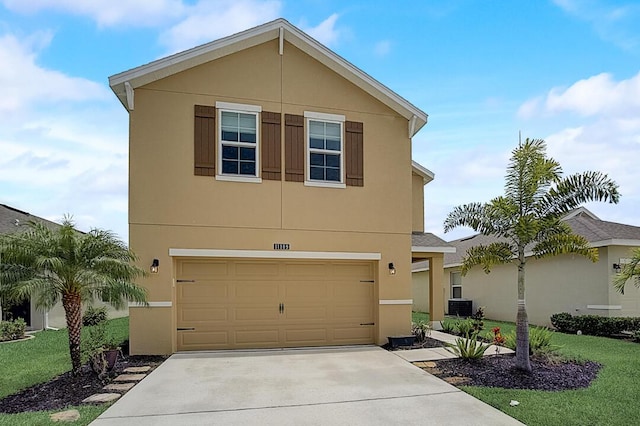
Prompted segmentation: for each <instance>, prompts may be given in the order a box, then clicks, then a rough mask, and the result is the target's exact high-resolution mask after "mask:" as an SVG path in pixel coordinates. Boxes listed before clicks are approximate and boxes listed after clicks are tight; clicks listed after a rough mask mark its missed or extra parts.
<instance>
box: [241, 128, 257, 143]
mask: <svg viewBox="0 0 640 426" xmlns="http://www.w3.org/2000/svg"><path fill="white" fill-rule="evenodd" d="M240 142H251V143H256V133H255V131H254V132H253V133H247V131H245V130H243V131H242V133H240Z"/></svg>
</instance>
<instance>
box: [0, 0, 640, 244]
mask: <svg viewBox="0 0 640 426" xmlns="http://www.w3.org/2000/svg"><path fill="white" fill-rule="evenodd" d="M392 5H393V6H392ZM278 17H284V18H285V19H287V20H289V21H290V22H291V23H292V24H294V25H296V26H298V27H299V28H301V29H302V30H304V31H307V32H308V33H310V34H311V35H312V36H313V37H315V38H316V39H318V40H319V41H320V42H322V43H324V44H326V45H327V46H328V47H330V48H331V49H333V50H334V51H336V52H337V53H338V54H340V55H341V56H343V57H344V58H345V59H347V60H349V61H350V62H352V63H353V64H355V65H356V66H358V67H360V68H361V69H363V70H364V71H365V72H367V73H368V74H370V75H371V76H373V77H374V78H376V79H378V80H379V81H381V82H382V83H384V84H385V85H387V86H388V87H390V88H391V89H392V90H394V91H396V92H397V93H399V94H400V95H402V96H404V97H405V98H406V99H408V100H409V101H410V102H412V103H413V104H414V105H416V106H417V107H419V108H420V109H422V110H424V111H425V112H427V113H428V114H429V124H427V125H426V126H425V127H424V128H423V129H422V130H421V131H420V133H418V135H416V137H414V140H413V156H414V159H415V160H416V161H418V162H420V163H421V164H423V165H424V166H426V167H427V168H429V169H430V170H432V171H433V172H434V173H435V175H436V179H435V180H434V181H433V182H432V183H430V184H429V185H427V186H426V187H425V220H426V224H425V227H426V230H427V231H430V232H434V233H436V234H437V235H439V236H441V237H444V238H445V239H448V240H449V239H453V238H457V237H461V236H464V235H467V234H469V233H470V231H469V230H465V229H460V230H457V231H454V232H452V233H449V234H444V233H443V232H442V222H443V220H444V218H445V217H446V215H447V213H448V212H449V211H450V210H451V209H452V208H453V207H454V206H456V205H459V204H464V203H468V202H473V201H488V200H489V199H491V198H493V197H494V196H497V195H500V194H501V193H502V188H503V177H504V173H505V168H506V165H507V162H508V159H509V156H510V152H511V150H512V149H513V148H514V147H515V146H516V144H517V141H518V131H522V135H523V137H532V138H543V139H545V140H547V143H548V151H549V153H550V155H552V156H553V157H554V158H556V159H557V160H558V161H560V163H561V164H562V166H563V168H564V170H565V172H566V173H575V172H579V171H583V170H600V171H602V172H605V173H608V174H609V175H610V176H611V177H612V178H613V179H615V180H616V181H617V182H618V183H619V184H620V189H621V192H622V198H621V202H620V204H619V205H617V206H611V205H605V204H592V205H588V206H587V207H588V208H589V209H590V210H592V211H593V212H594V213H596V214H597V215H599V216H600V217H601V218H602V219H604V220H610V221H616V222H622V223H628V224H632V225H638V226H640V215H639V214H638V211H639V210H640V167H638V159H639V158H640V4H638V3H637V2H635V1H604V0H602V1H601V0H582V1H580V0H549V1H545V0H539V1H509V2H497V1H495V2H487V1H484V2H481V1H471V0H467V1H465V0H430V1H417V0H416V1H401V2H389V1H371V0H369V1H327V0H297V1H284V0H280V1H278V0H268V1H260V0H216V1H206V0H157V1H154V0H127V1H126V2H115V1H113V0H93V1H90V2H89V1H86V0H30V1H24V0H0V203H4V204H8V205H11V206H14V207H17V208H20V209H23V210H27V211H29V212H31V213H33V214H36V215H39V216H42V217H46V218H49V219H53V220H59V219H60V218H61V217H62V215H63V214H65V213H70V214H72V215H73V216H74V218H75V220H76V222H77V224H78V226H79V227H80V228H81V229H89V228H91V227H100V228H106V229H111V230H113V231H115V232H116V233H118V234H119V235H120V236H121V237H123V238H125V239H126V238H127V139H128V134H127V127H128V117H127V113H126V111H125V110H124V108H122V106H121V105H120V103H119V102H118V100H117V99H116V97H115V95H114V94H113V93H112V92H111V91H110V89H109V87H108V82H107V78H108V77H109V76H110V75H112V74H115V73H118V72H121V71H124V70H127V69H130V68H133V67H136V66H138V65H142V64H144V63H147V62H149V61H152V60H154V59H158V58H161V57H163V56H166V55H168V54H170V53H175V52H177V51H180V50H184V49H188V48H190V47H194V46H196V45H198V44H202V43H206V42H209V41H211V40H215V39H217V38H220V37H224V36H227V35H229V34H233V33H236V32H238V31H242V30H244V29H247V28H250V27H253V26H256V25H259V24H261V23H264V22H267V21H270V20H273V19H275V18H278Z"/></svg>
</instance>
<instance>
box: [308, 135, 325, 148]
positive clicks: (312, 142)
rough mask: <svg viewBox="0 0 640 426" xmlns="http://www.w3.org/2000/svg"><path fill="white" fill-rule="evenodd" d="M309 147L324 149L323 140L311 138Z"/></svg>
mask: <svg viewBox="0 0 640 426" xmlns="http://www.w3.org/2000/svg"><path fill="white" fill-rule="evenodd" d="M309 146H310V147H311V148H314V149H324V139H322V138H318V137H314V136H311V138H310V139H309Z"/></svg>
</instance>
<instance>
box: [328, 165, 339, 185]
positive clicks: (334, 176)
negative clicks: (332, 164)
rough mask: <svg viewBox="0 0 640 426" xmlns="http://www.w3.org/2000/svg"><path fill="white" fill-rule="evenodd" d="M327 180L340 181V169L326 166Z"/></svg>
mask: <svg viewBox="0 0 640 426" xmlns="http://www.w3.org/2000/svg"><path fill="white" fill-rule="evenodd" d="M327 180H329V181H331V182H340V169H331V168H327Z"/></svg>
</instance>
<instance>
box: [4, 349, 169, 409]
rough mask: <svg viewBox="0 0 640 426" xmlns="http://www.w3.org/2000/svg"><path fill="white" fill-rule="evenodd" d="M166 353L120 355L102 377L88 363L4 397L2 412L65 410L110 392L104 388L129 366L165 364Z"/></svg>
mask: <svg viewBox="0 0 640 426" xmlns="http://www.w3.org/2000/svg"><path fill="white" fill-rule="evenodd" d="M166 359H167V357H164V356H140V355H135V356H126V357H124V358H123V357H120V358H119V359H118V362H117V363H116V365H115V367H114V368H113V370H112V371H111V372H110V374H109V377H108V378H106V379H104V380H100V379H99V378H98V375H97V374H96V373H94V372H93V371H92V370H91V369H90V368H89V367H88V366H87V365H85V366H84V367H83V368H82V371H81V372H80V373H79V374H78V375H75V376H74V375H73V374H71V372H68V373H64V374H62V375H60V376H58V377H56V378H55V379H53V380H51V381H49V382H47V383H41V384H39V385H35V386H32V387H30V388H27V389H24V390H22V391H21V392H18V393H16V394H13V395H9V396H7V397H6V398H4V399H2V400H0V413H9V414H12V413H21V412H24V411H45V410H61V409H64V408H66V407H68V406H70V405H80V404H82V400H83V399H85V398H87V397H89V396H91V395H93V394H94V393H99V392H106V391H103V390H102V388H103V387H104V386H105V385H107V384H108V383H110V382H111V381H112V379H113V378H114V377H116V376H117V375H118V374H120V373H122V372H123V370H124V369H125V368H128V367H142V366H146V365H148V366H149V367H151V370H150V371H149V372H151V371H152V370H153V369H154V368H156V367H157V366H159V365H160V364H162V363H163V362H164V361H165V360H166ZM109 392H112V391H109Z"/></svg>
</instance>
